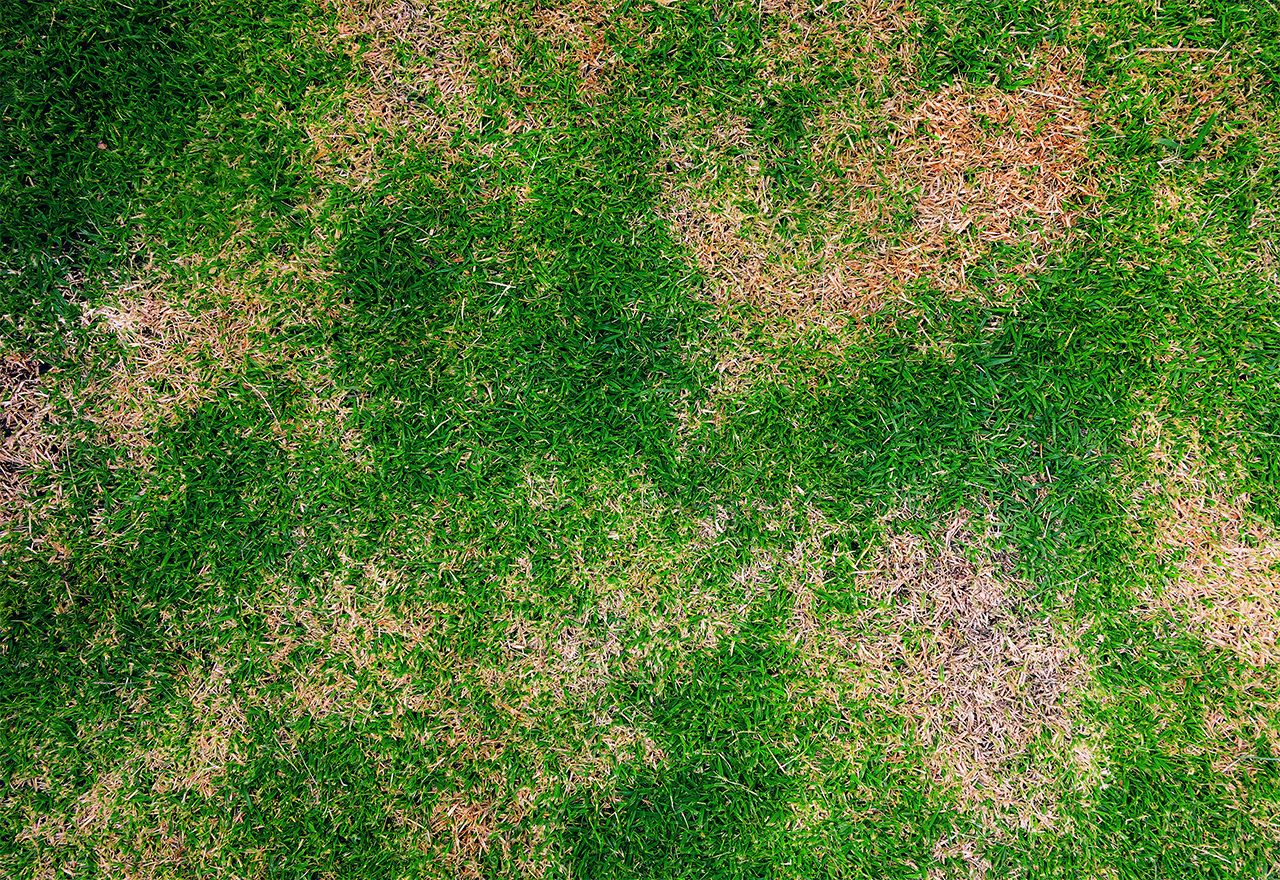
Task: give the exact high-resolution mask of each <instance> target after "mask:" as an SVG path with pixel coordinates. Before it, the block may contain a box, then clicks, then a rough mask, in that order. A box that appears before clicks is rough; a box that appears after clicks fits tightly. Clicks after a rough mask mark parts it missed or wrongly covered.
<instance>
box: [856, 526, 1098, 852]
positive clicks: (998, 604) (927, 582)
mask: <svg viewBox="0 0 1280 880" xmlns="http://www.w3.org/2000/svg"><path fill="white" fill-rule="evenodd" d="M996 538H998V536H997V535H996V534H995V533H994V526H993V524H992V523H990V522H987V523H985V524H984V523H982V522H981V521H979V520H978V519H977V518H976V517H974V516H972V515H971V514H970V513H968V512H967V511H964V510H961V511H958V512H957V513H955V514H954V515H953V516H952V517H951V518H950V519H949V520H948V521H947V522H945V523H943V524H941V525H940V526H939V527H938V528H937V529H935V530H934V532H933V535H932V536H931V538H930V539H926V538H922V537H919V536H917V535H914V534H909V533H905V532H899V533H896V534H893V535H891V537H890V538H889V540H888V542H887V544H886V545H885V547H884V549H883V551H882V552H881V553H880V554H879V556H878V557H877V558H876V559H874V560H873V561H872V564H871V566H870V568H869V570H868V571H866V572H865V573H864V574H863V575H862V576H861V577H860V579H859V586H860V588H861V589H863V590H866V591H867V592H868V593H869V594H870V595H871V596H873V597H875V598H876V599H878V600H880V602H881V603H883V604H882V607H881V608H878V609H876V610H874V611H872V612H870V613H868V614H867V615H866V616H865V617H864V619H862V620H861V621H859V622H858V623H857V625H856V626H854V627H853V628H852V631H851V632H850V633H849V634H847V635H842V636H841V637H840V642H841V644H842V647H843V648H844V649H845V650H846V651H847V653H848V657H849V660H850V661H851V662H853V663H854V664H856V668H857V670H858V674H859V675H860V676H862V685H863V686H864V687H866V688H868V691H867V692H868V694H872V695H874V694H883V695H885V696H887V697H888V698H889V699H890V702H889V703H887V704H886V706H885V710H886V711H889V712H893V713H898V714H901V715H902V716H904V717H905V718H906V719H908V720H909V721H910V722H911V723H912V725H913V727H914V728H915V733H916V736H917V737H918V738H919V740H920V741H921V743H922V744H923V745H924V747H925V750H926V752H927V754H928V755H929V758H928V759H927V761H926V769H927V770H928V771H929V773H930V775H931V776H932V778H933V780H934V782H935V783H936V784H939V785H942V786H945V787H949V788H953V789H954V790H955V791H956V792H957V793H958V795H959V797H960V799H961V801H962V802H963V803H964V804H966V805H968V806H969V807H971V808H973V809H975V810H976V811H977V812H978V814H979V815H980V816H981V817H982V818H983V820H984V822H986V823H987V824H988V825H990V826H993V827H997V823H996V822H995V817H996V816H999V815H1005V816H1012V817H1014V818H1016V821H1017V823H1018V825H1019V826H1020V827H1022V828H1024V829H1027V830H1035V829H1042V828H1048V827H1052V826H1054V825H1055V823H1056V822H1057V821H1058V817H1057V816H1056V814H1055V812H1054V810H1055V802H1056V798H1057V795H1056V789H1055V786H1056V785H1058V784H1059V783H1060V781H1061V778H1062V775H1063V774H1062V771H1063V769H1064V768H1065V767H1066V766H1067V765H1068V764H1069V762H1071V761H1072V760H1073V758H1072V757H1071V755H1072V749H1073V745H1075V744H1079V742H1080V740H1082V739H1086V740H1087V738H1088V731H1085V730H1083V729H1082V728H1081V727H1080V726H1079V725H1078V723H1076V722H1075V721H1074V720H1073V707H1074V705H1075V702H1076V700H1075V696H1074V695H1075V694H1076V693H1078V692H1079V690H1080V689H1081V688H1083V687H1085V686H1086V683H1087V671H1086V666H1085V664H1084V662H1083V659H1082V658H1081V657H1080V655H1079V653H1078V651H1077V649H1076V648H1075V647H1074V646H1073V644H1072V638H1071V634H1070V633H1067V632H1064V631H1062V630H1061V628H1060V627H1058V626H1055V624H1054V623H1053V622H1052V621H1050V620H1049V619H1047V618H1046V617H1045V616H1044V615H1043V614H1042V613H1039V612H1037V611H1035V610H1034V609H1032V608H1030V607H1029V606H1028V605H1027V604H1026V602H1025V599H1024V598H1023V597H1024V596H1025V595H1026V592H1027V586H1028V585H1027V584H1025V583H1021V582H1019V581H1018V579H1017V577H1016V576H1015V574H1014V568H1013V565H1014V562H1013V559H1012V558H1011V557H1010V556H1009V555H1008V553H1007V552H1005V551H993V550H991V549H990V546H991V544H992V543H993V542H994V541H995V539H996ZM1046 737H1047V738H1048V739H1049V741H1050V742H1051V743H1052V754H1051V755H1050V756H1048V757H1046V756H1044V755H1038V754H1037V753H1036V750H1037V748H1038V747H1039V746H1040V744H1041V743H1042V742H1043V740H1044V739H1045V738H1046ZM1028 759H1034V760H1033V761H1032V764H1031V766H1030V767H1028V768H1024V767H1022V766H1021V765H1022V764H1023V763H1024V762H1026V761H1027V760H1028Z"/></svg>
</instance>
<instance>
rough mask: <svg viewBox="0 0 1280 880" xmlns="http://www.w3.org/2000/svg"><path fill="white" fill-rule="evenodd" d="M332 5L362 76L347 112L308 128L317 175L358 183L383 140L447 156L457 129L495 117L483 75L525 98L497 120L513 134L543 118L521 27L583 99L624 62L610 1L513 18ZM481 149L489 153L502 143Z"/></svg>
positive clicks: (578, 0) (430, 7) (400, 1)
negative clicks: (616, 48) (480, 91)
mask: <svg viewBox="0 0 1280 880" xmlns="http://www.w3.org/2000/svg"><path fill="white" fill-rule="evenodd" d="M332 4H333V6H334V8H335V11H336V12H337V18H338V22H339V24H338V28H337V34H336V35H335V37H336V39H338V40H340V41H343V42H345V43H346V44H347V45H348V46H349V47H350V48H349V50H348V51H350V52H351V53H352V54H353V55H355V54H358V56H359V58H360V60H361V64H362V73H363V75H362V77H361V78H360V80H359V81H358V82H353V83H349V84H348V85H347V90H346V101H345V110H344V111H343V112H342V113H339V114H335V115H333V116H331V117H330V118H328V119H325V120H322V121H320V122H319V123H317V124H316V125H314V126H313V128H312V130H311V133H310V134H311V140H312V143H313V144H314V145H315V148H316V161H317V164H318V170H319V172H320V174H321V177H322V178H323V179H327V180H330V181H334V182H338V181H341V182H343V183H345V185H347V186H350V187H351V188H353V189H359V188H361V187H362V186H365V185H366V184H367V183H368V182H369V181H370V180H371V179H372V177H373V175H374V174H375V171H376V166H377V164H378V156H379V154H380V152H381V151H382V150H384V149H386V148H391V147H395V146H396V145H397V144H400V143H401V142H402V141H403V142H407V143H411V144H418V145H421V146H427V147H429V148H430V149H431V150H432V151H433V153H435V154H436V155H437V156H439V157H440V158H442V159H443V160H445V161H450V160H451V159H452V158H453V157H454V155H455V151H454V150H453V148H452V146H451V142H452V140H453V137H454V135H455V134H457V133H459V132H463V133H466V134H469V135H478V134H480V132H481V130H482V128H483V126H484V125H486V124H494V123H493V122H490V123H486V121H485V116H486V110H485V108H483V107H481V105H480V102H479V101H478V99H477V88H478V85H479V84H480V82H481V81H482V80H486V79H488V80H495V81H497V82H498V83H500V84H501V85H503V86H505V87H507V88H509V89H510V90H511V91H512V92H513V93H514V94H515V95H516V97H517V98H518V99H521V100H523V101H526V102H527V104H526V106H525V107H524V108H523V109H522V110H510V109H508V110H504V113H506V116H505V118H504V119H502V120H501V121H500V122H499V123H498V124H500V125H502V126H503V127H504V129H505V131H506V132H507V133H508V134H516V133H519V132H525V131H530V130H533V129H535V128H537V127H538V126H539V125H541V124H542V123H543V122H544V120H543V119H542V118H541V115H540V114H541V113H542V112H543V111H541V110H539V109H538V104H539V99H540V97H541V96H540V88H539V83H538V82H536V81H535V79H534V78H533V77H531V76H529V75H528V73H527V72H526V71H524V70H523V69H522V67H521V62H520V58H519V52H518V51H517V46H518V45H519V42H520V39H521V37H520V34H521V32H527V33H530V34H531V35H532V37H533V38H534V39H536V40H538V41H539V43H540V44H541V45H542V46H544V47H547V48H549V49H550V55H551V57H552V58H553V59H554V60H553V66H554V67H556V68H557V74H558V75H559V76H562V77H564V78H565V79H567V80H569V81H572V82H575V83H576V89H577V93H578V97H579V98H580V99H581V100H582V101H584V102H586V103H593V102H594V101H595V100H596V99H598V98H599V97H601V96H602V95H604V94H606V93H608V92H609V91H610V90H611V89H612V88H613V87H614V84H615V82H616V79H617V77H618V75H619V74H620V72H621V70H622V67H621V59H620V58H619V57H618V56H617V54H616V53H615V52H613V51H612V50H611V49H610V48H609V41H608V36H609V34H610V33H611V28H612V27H613V25H614V20H615V18H616V14H617V6H618V4H617V3H613V2H601V0H574V2H571V3H568V4H564V5H558V6H547V7H543V8H540V9H538V10H536V11H534V12H533V13H531V15H530V17H529V18H528V19H517V18H515V17H514V16H517V15H519V14H520V13H518V12H516V11H513V10H501V9H497V8H496V7H495V8H491V9H486V10H483V11H479V12H476V11H466V10H461V9H456V8H453V7H452V6H451V5H450V4H448V3H443V2H442V3H435V2H414V0H367V2H363V0H332ZM553 75H555V74H553ZM397 148H398V147H397ZM479 149H480V153H481V154H482V155H486V154H491V153H494V152H495V151H497V150H499V149H501V147H500V145H497V144H493V143H489V144H484V145H482V146H481V147H480V148H479Z"/></svg>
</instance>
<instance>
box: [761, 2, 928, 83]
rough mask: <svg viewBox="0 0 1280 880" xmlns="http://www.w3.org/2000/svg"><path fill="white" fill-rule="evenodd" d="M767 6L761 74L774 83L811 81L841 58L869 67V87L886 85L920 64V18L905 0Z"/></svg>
mask: <svg viewBox="0 0 1280 880" xmlns="http://www.w3.org/2000/svg"><path fill="white" fill-rule="evenodd" d="M761 12H763V13H764V16H765V22H766V35H765V38H764V40H763V41H762V45H761V51H760V57H761V60H762V61H763V70H762V72H761V76H762V78H763V79H764V80H765V82H767V83H769V84H770V85H775V86H778V85H790V84H807V83H809V82H810V78H811V77H812V76H813V72H814V71H815V70H816V69H817V68H818V67H819V65H821V64H839V65H841V66H842V67H844V68H845V69H846V70H856V71H858V72H860V73H863V74H864V77H865V79H867V80H868V81H869V82H868V87H869V88H870V89H872V90H875V91H881V90H883V88H884V86H885V85H886V83H887V82H889V81H890V80H894V79H897V78H898V77H901V76H903V75H904V74H906V75H909V74H910V73H911V72H912V71H913V70H914V68H915V58H916V51H917V50H916V46H915V43H914V42H913V41H912V39H911V29H912V26H913V25H914V24H915V23H916V21H917V19H916V15H915V10H914V9H913V7H912V6H911V4H910V3H908V2H905V0H863V2H859V3H847V4H825V5H824V4H815V3H812V2H808V0H764V2H763V3H761Z"/></svg>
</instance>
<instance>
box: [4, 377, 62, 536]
mask: <svg viewBox="0 0 1280 880" xmlns="http://www.w3.org/2000/svg"><path fill="white" fill-rule="evenodd" d="M48 370H49V365H48V364H45V363H43V362H42V361H39V360H37V359H35V358H32V357H26V356H23V355H20V354H7V355H3V356H0V529H6V528H9V527H15V528H16V527H18V525H19V521H20V520H21V519H22V518H23V512H24V511H25V510H26V509H27V506H28V504H29V502H30V498H29V497H28V489H29V488H30V484H31V476H32V473H33V472H34V471H35V470H36V469H37V468H39V467H41V466H42V465H47V464H51V463H52V462H53V461H54V459H55V458H56V457H57V455H58V451H59V443H58V441H57V439H56V438H55V437H54V436H53V435H52V433H51V431H50V423H49V420H50V419H51V418H52V417H53V415H54V406H53V403H52V402H51V401H50V398H49V391H48V388H47V385H45V384H44V381H43V379H42V377H43V376H44V375H45V373H46V372H47V371H48Z"/></svg>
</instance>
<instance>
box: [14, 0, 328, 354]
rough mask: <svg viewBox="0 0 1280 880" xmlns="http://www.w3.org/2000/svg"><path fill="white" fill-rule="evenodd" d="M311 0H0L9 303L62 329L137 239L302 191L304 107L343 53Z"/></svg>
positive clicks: (185, 238)
mask: <svg viewBox="0 0 1280 880" xmlns="http://www.w3.org/2000/svg"><path fill="white" fill-rule="evenodd" d="M318 15H319V9H318V7H316V6H315V5H313V4H310V3H295V2H291V0H282V2H274V0H267V2H254V3H222V2H204V0H193V2H185V0H184V2H178V3H171V2H165V3H158V2H148V0H143V2H141V3H136V4H133V5H131V6H121V5H108V6H102V5H100V4H93V3H81V2H75V0H70V2H68V0H18V2H15V3H11V4H6V5H5V8H4V11H3V12H2V13H0V45H3V47H4V48H3V49H0V66H3V68H4V70H5V73H4V76H3V78H2V79H0V108H2V111H3V115H4V120H5V124H4V127H3V132H2V133H0V156H3V160H2V161H3V171H2V173H0V205H2V206H3V207H0V259H2V260H3V266H4V273H3V275H2V276H0V314H3V315H5V316H6V321H5V324H6V325H7V326H6V327H5V329H4V332H5V333H6V335H12V334H17V338H18V339H21V340H27V339H32V338H34V336H40V337H46V336H47V334H49V333H52V332H54V331H55V330H57V331H59V332H67V331H68V330H70V329H71V328H72V327H74V325H75V318H76V317H77V315H78V310H79V308H80V307H81V305H82V304H83V303H82V302H81V301H80V300H82V299H84V298H86V297H89V296H91V295H92V292H93V290H95V289H96V288H97V285H98V283H99V282H100V281H101V280H102V278H103V277H106V274H107V273H115V274H119V273H120V272H121V271H122V270H126V269H127V268H128V266H129V259H130V257H131V255H132V253H133V251H135V250H137V249H138V248H139V247H141V246H143V245H140V244H139V242H138V240H137V239H138V237H139V236H140V235H141V236H145V237H151V238H152V239H153V241H151V242H148V243H146V244H147V245H148V246H149V245H151V244H156V243H160V242H167V243H168V244H170V245H171V246H172V247H173V248H174V249H176V250H178V251H179V252H181V253H186V252H189V249H190V248H191V247H192V246H193V244H195V241H199V242H200V244H201V246H205V245H209V244H211V243H212V244H213V246H214V247H215V248H216V246H217V243H218V242H221V241H224V240H225V239H226V237H227V236H228V235H229V233H230V231H231V229H232V227H233V226H234V225H235V223H236V220H237V210H238V209H239V208H240V207H241V206H243V205H244V204H245V202H246V200H253V201H255V202H257V203H258V204H259V208H260V211H259V213H258V215H257V216H258V217H260V218H266V217H270V216H274V215H279V216H280V217H284V216H287V215H289V214H290V213H291V212H292V208H293V206H294V205H296V204H297V203H298V202H299V201H300V200H302V199H303V198H304V197H305V191H306V184H305V180H304V172H303V171H302V170H301V169H302V165H301V163H300V159H301V157H302V154H303V153H304V151H305V149H306V147H305V135H304V133H303V131H302V128H301V124H300V118H299V117H300V114H301V112H302V111H305V110H307V109H309V106H310V105H311V104H314V103H315V102H316V99H317V98H316V95H315V94H314V90H315V87H316V86H318V85H321V84H322V83H326V82H327V83H330V84H331V83H332V81H333V80H334V78H335V76H336V74H337V73H338V71H339V69H340V64H339V62H338V61H337V60H336V59H335V58H334V57H332V56H330V55H328V54H327V51H328V50H323V49H320V48H319V47H317V46H315V45H314V44H313V41H312V40H311V37H310V35H309V33H308V29H309V26H310V24H311V22H312V20H313V19H314V18H315V17H317V16H318Z"/></svg>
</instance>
